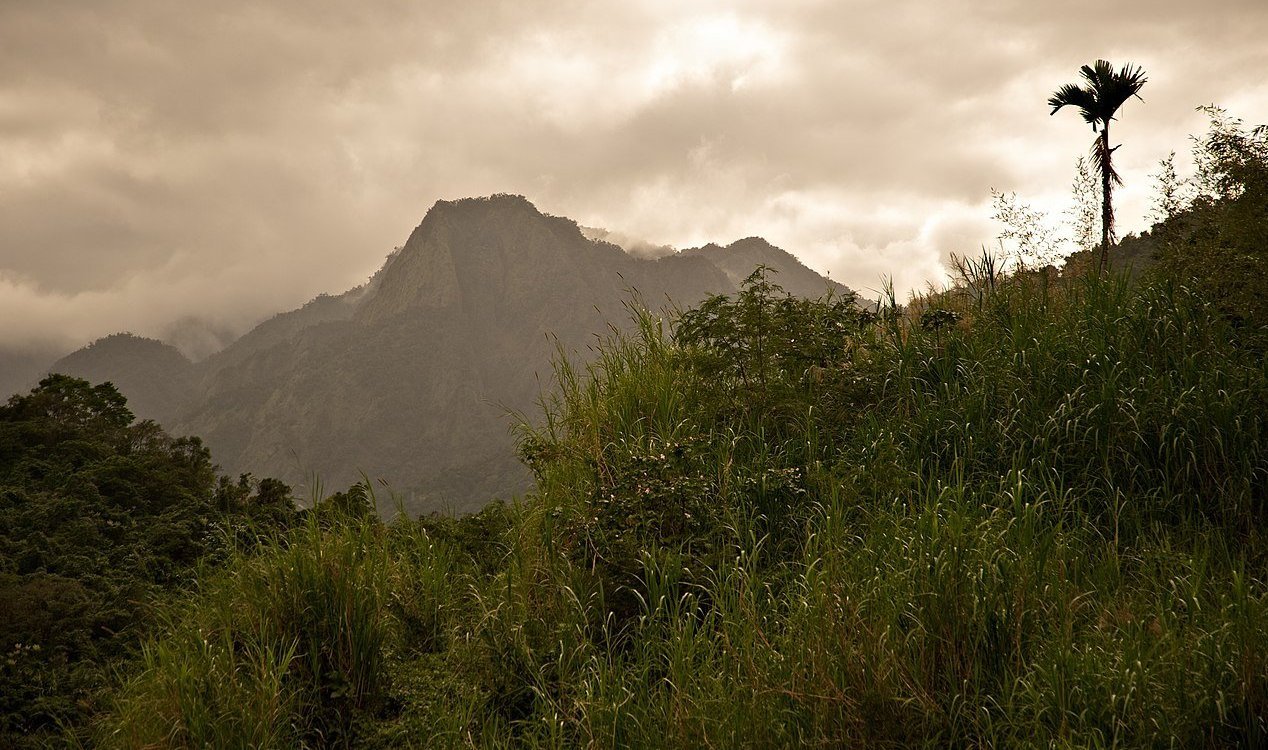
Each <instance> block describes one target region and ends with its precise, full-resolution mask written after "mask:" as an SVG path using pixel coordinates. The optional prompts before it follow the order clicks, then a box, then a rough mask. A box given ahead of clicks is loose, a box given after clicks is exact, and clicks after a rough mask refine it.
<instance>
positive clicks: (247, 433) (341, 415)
mask: <svg viewBox="0 0 1268 750" xmlns="http://www.w3.org/2000/svg"><path fill="white" fill-rule="evenodd" d="M758 263H765V264H766V265H768V266H771V267H772V268H775V269H777V270H778V271H779V272H780V273H779V275H778V276H777V277H776V281H777V282H778V283H780V284H781V285H783V286H784V287H785V288H786V289H788V290H789V291H790V292H793V293H796V294H802V295H808V296H820V295H821V294H823V293H824V292H825V291H827V289H828V288H829V287H832V288H834V289H835V290H836V291H838V292H839V291H841V290H842V289H843V287H841V286H840V285H837V284H834V283H832V282H829V281H827V280H826V279H824V278H823V277H821V276H819V275H818V274H815V273H814V272H813V271H810V270H809V269H807V268H806V267H805V266H802V265H801V264H800V263H799V262H798V261H797V260H796V258H794V257H793V256H791V255H790V254H788V253H786V252H784V251H783V250H779V249H778V248H774V247H772V246H771V245H769V244H767V243H765V242H764V241H762V240H758V239H749V240H742V241H740V242H738V243H735V244H733V245H731V246H730V247H728V248H721V247H718V246H716V245H714V246H706V247H704V248H699V249H697V250H691V251H685V252H681V253H675V254H672V255H668V256H665V257H661V258H659V259H655V260H651V259H644V258H637V257H633V256H631V255H630V254H628V253H626V252H625V251H623V250H622V249H621V248H619V247H617V246H616V245H612V244H609V243H606V242H602V241H594V240H591V239H588V238H587V237H586V236H584V235H583V233H582V231H581V229H580V228H579V227H578V226H577V224H576V223H575V222H573V221H571V220H569V219H565V218H560V217H555V216H548V215H545V214H542V213H541V212H539V211H538V210H537V209H536V208H535V207H534V206H533V205H532V204H531V203H529V202H528V201H527V200H525V199H524V198H522V197H519V196H507V195H498V196H493V197H491V198H480V199H464V200H458V201H440V202H438V203H436V205H435V206H433V207H432V209H431V210H430V211H429V212H428V213H427V215H426V217H424V219H423V221H422V223H421V224H419V225H418V227H417V228H416V229H415V230H414V231H413V233H412V234H411V235H410V237H409V240H408V241H407V242H406V243H405V245H404V246H403V247H402V248H401V249H400V250H399V251H397V252H396V253H394V254H393V255H392V256H391V257H389V259H388V261H387V262H386V263H385V264H384V267H383V269H382V270H381V271H380V272H379V273H378V274H376V275H375V277H374V278H373V279H372V280H371V281H370V283H368V284H367V285H365V286H363V287H359V288H357V289H355V290H353V291H351V292H348V293H346V294H343V295H340V296H337V297H330V296H322V297H318V298H317V299H316V300H313V301H312V302H310V303H308V304H307V305H305V306H303V307H301V308H300V309H298V310H294V311H291V312H287V313H282V314H280V315H277V316H275V317H274V318H272V319H270V320H268V321H266V322H264V323H262V324H261V325H260V326H258V327H257V328H255V329H254V330H252V331H251V332H249V333H247V334H246V335H245V336H243V337H242V338H240V339H239V340H237V341H236V342H234V343H233V344H231V345H230V346H229V347H227V348H226V349H224V350H223V351H221V352H219V353H217V354H215V355H213V356H211V357H209V358H207V359H206V360H204V361H202V362H199V363H197V364H193V365H189V364H188V363H187V362H186V363H185V364H186V365H187V369H182V368H181V367H180V366H179V365H178V363H176V362H175V361H171V362H168V363H167V365H165V366H166V367H169V370H167V371H168V372H171V373H175V374H173V375H172V378H173V380H172V382H175V383H180V384H182V388H185V389H186V390H185V391H184V393H185V398H184V402H183V403H182V404H179V405H177V406H176V407H169V406H168V405H167V401H166V399H167V397H168V391H167V390H165V389H164V390H162V392H161V393H159V394H155V395H154V396H153V397H152V398H153V399H155V400H161V401H163V404H162V408H163V409H164V410H165V411H164V412H163V413H164V414H167V415H171V416H170V419H168V420H166V422H165V423H166V424H167V425H168V426H169V427H170V428H171V429H172V430H173V431H174V432H177V433H185V434H194V435H199V436H201V437H202V438H203V439H204V440H205V441H206V442H207V444H208V445H209V446H210V447H211V449H212V453H213V456H214V457H215V459H216V461H217V462H219V463H220V464H221V465H222V466H223V468H224V469H225V470H226V471H229V472H246V471H249V472H253V473H255V474H257V475H261V476H264V475H267V476H276V477H279V478H281V479H283V480H284V481H287V482H289V483H292V484H294V485H296V486H303V485H305V484H307V483H310V482H311V481H313V479H314V477H319V478H320V480H321V481H322V483H323V484H324V485H326V487H328V488H338V487H342V486H346V485H347V484H349V483H351V482H353V481H356V480H358V479H359V478H360V476H361V473H362V472H364V473H365V475H366V476H369V477H371V478H372V479H377V478H383V479H384V480H386V481H387V482H389V483H390V484H391V486H392V487H393V488H394V489H396V490H397V491H398V492H400V493H401V496H402V499H403V500H404V502H405V504H406V507H407V509H408V510H410V511H412V512H426V511H430V510H438V509H446V508H448V509H453V510H458V511H464V510H471V509H475V508H478V507H480V506H481V505H482V504H483V503H485V502H487V501H488V500H489V499H490V498H492V497H494V496H497V495H507V494H510V493H515V492H521V491H523V490H525V489H527V487H528V483H529V477H528V473H527V472H526V471H525V470H524V468H523V467H522V466H521V465H520V464H519V462H518V461H517V460H516V458H515V453H514V445H513V440H512V436H511V434H510V425H511V420H510V418H509V416H508V411H517V412H524V413H529V414H533V413H535V402H536V400H537V398H538V397H539V395H540V394H541V392H542V391H543V390H544V389H546V388H549V387H550V378H551V377H552V367H551V359H552V357H553V356H554V355H555V353H556V351H557V347H562V348H563V349H564V350H565V351H568V352H571V353H572V354H573V355H574V356H577V357H580V358H584V357H585V356H586V352H587V347H588V346H589V345H590V344H591V343H593V341H594V336H595V335H596V334H602V333H603V332H604V331H605V330H606V329H607V326H608V325H609V324H610V323H615V324H617V325H621V324H623V323H624V322H626V321H628V315H627V313H626V311H625V310H624V309H623V304H625V303H626V302H627V301H628V300H629V297H630V295H631V294H632V293H637V294H638V295H639V296H640V297H641V299H642V300H643V301H644V302H645V303H647V304H648V305H650V306H652V307H654V308H655V307H659V306H666V307H667V306H669V305H671V304H677V305H691V304H694V303H696V302H698V301H700V300H702V299H704V298H705V297H706V296H708V295H710V294H717V293H729V292H732V291H734V290H735V289H736V283H737V279H738V280H742V279H743V278H744V277H745V276H747V275H748V274H749V273H750V272H751V271H752V269H753V267H754V266H756V265H757V264H758ZM155 343H157V342H155ZM98 346H100V345H98ZM85 351H87V350H85ZM101 353H103V352H101V351H99V352H98V354H101ZM118 353H119V354H120V356H121V360H120V364H121V366H122V365H124V364H125V363H126V362H127V361H136V360H135V358H130V357H129V356H124V355H127V352H124V351H123V350H122V348H120V349H119V352H118ZM151 354H152V355H155V361H156V362H157V359H158V357H157V353H156V352H151ZM168 359H170V358H168ZM156 366H157V365H156ZM134 369H135V367H134ZM125 371H127V370H126V367H125V368H124V369H121V370H118V371H115V370H112V369H111V367H109V366H106V365H105V364H103V365H102V366H100V367H97V368H96V369H95V370H94V371H93V374H94V375H95V376H96V377H97V379H111V380H114V381H115V383H116V385H118V386H119V387H120V390H122V391H123V392H124V393H125V394H126V395H127V396H128V397H129V399H130V401H131V400H133V399H137V398H140V399H141V402H140V403H145V400H146V397H145V396H144V395H143V394H142V393H140V391H142V390H144V389H146V388H149V387H153V385H152V384H151V385H146V383H145V382H142V381H141V380H140V379H129V380H128V381H127V382H122V381H124V378H122V377H120V375H122V374H124V372H125ZM79 372H84V370H83V369H81V370H80V371H79ZM116 372H117V373H118V374H116ZM129 372H130V371H129ZM147 372H148V370H147ZM180 372H188V373H190V375H189V379H188V380H182V377H183V376H182V375H180V374H179V373H180ZM76 374H79V373H76ZM133 383H135V390H134V388H133V387H130V385H132V384H133ZM145 408H146V410H147V411H148V410H149V408H150V405H148V404H147V405H146V407H145ZM156 408H157V407H156ZM138 412H139V413H143V414H145V413H146V412H144V411H142V410H141V408H140V407H138ZM147 416H148V414H147Z"/></svg>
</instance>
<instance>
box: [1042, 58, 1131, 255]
mask: <svg viewBox="0 0 1268 750" xmlns="http://www.w3.org/2000/svg"><path fill="white" fill-rule="evenodd" d="M1079 73H1080V74H1081V75H1082V76H1083V80H1084V81H1085V82H1086V84H1085V85H1083V86H1079V85H1078V84H1074V83H1067V84H1066V85H1064V86H1062V87H1061V88H1059V89H1057V90H1056V91H1055V92H1054V93H1053V94H1052V96H1050V97H1048V106H1050V107H1052V114H1054V115H1055V114H1056V113H1057V110H1059V109H1061V108H1062V107H1064V106H1066V105H1070V106H1073V107H1078V108H1079V114H1081V115H1083V119H1084V120H1085V121H1087V122H1088V123H1089V124H1090V125H1091V126H1092V130H1093V131H1096V130H1097V129H1098V127H1099V129H1100V134H1099V135H1098V136H1097V138H1096V140H1095V141H1093V142H1092V165H1093V166H1094V167H1095V168H1096V171H1097V172H1099V173H1100V175H1101V271H1102V272H1104V271H1105V266H1106V264H1107V263H1108V262H1109V246H1110V243H1111V242H1112V241H1113V240H1114V205H1113V198H1112V193H1113V189H1114V184H1115V183H1117V184H1119V185H1122V184H1123V180H1122V178H1121V177H1119V176H1118V172H1116V171H1114V162H1113V156H1114V151H1115V150H1117V149H1118V146H1115V147H1113V148H1110V144H1109V126H1110V120H1113V119H1114V113H1115V112H1117V111H1118V108H1119V107H1121V106H1122V105H1123V102H1126V101H1127V100H1128V99H1130V98H1132V97H1133V96H1135V97H1137V98H1139V97H1140V94H1139V92H1140V89H1141V88H1142V87H1143V86H1144V85H1145V82H1146V81H1147V80H1148V79H1147V78H1145V71H1144V70H1143V69H1142V68H1141V67H1140V66H1138V65H1136V66H1133V65H1132V64H1131V63H1128V64H1126V65H1124V66H1123V67H1121V68H1119V69H1118V70H1114V66H1113V65H1111V64H1110V63H1109V62H1108V61H1106V60H1097V61H1096V63H1095V64H1094V65H1084V66H1083V67H1081V68H1079Z"/></svg>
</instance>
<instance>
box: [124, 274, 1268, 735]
mask: <svg viewBox="0 0 1268 750" xmlns="http://www.w3.org/2000/svg"><path fill="white" fill-rule="evenodd" d="M964 268H965V277H964V279H962V283H961V284H960V285H959V286H957V287H956V289H954V290H952V291H950V292H947V293H943V294H937V295H929V296H926V297H925V298H922V299H920V300H917V301H915V302H914V303H913V304H911V305H909V306H908V307H907V308H905V309H902V308H899V307H898V306H897V305H894V304H891V305H890V306H889V307H887V308H884V309H881V310H879V311H878V314H876V315H862V314H857V317H848V316H846V317H843V315H844V313H842V310H843V308H840V307H837V308H834V310H835V312H833V311H830V310H829V309H828V308H826V307H825V308H823V309H811V310H809V312H811V313H814V314H808V315H803V313H805V312H806V311H805V310H801V309H800V308H797V307H796V306H795V305H791V304H789V305H785V306H783V307H780V306H779V304H778V299H777V298H772V299H771V300H770V306H769V307H764V308H761V310H763V311H767V312H771V315H772V316H775V317H772V318H770V319H769V320H772V321H774V320H777V315H776V313H777V312H778V311H779V310H784V311H785V312H786V313H787V314H789V315H794V314H795V315H801V316H802V317H801V318H799V319H800V320H806V321H811V322H809V323H806V325H822V326H824V327H825V328H824V330H819V331H810V332H805V331H797V330H786V329H781V328H772V329H770V330H766V331H763V332H762V333H761V335H762V336H763V339H762V347H761V348H760V351H761V352H762V353H761V354H759V355H756V356H760V357H762V358H763V359H762V361H761V362H760V365H761V367H760V370H757V371H758V372H760V373H761V378H760V379H759V380H754V379H753V378H752V373H753V372H754V371H755V370H754V369H753V367H752V366H751V365H752V362H751V361H746V362H745V364H744V366H743V367H738V368H734V367H729V366H728V362H727V360H726V359H725V357H726V356H730V355H727V354H726V352H728V351H730V352H736V351H742V352H745V355H744V356H746V357H747V356H752V354H753V352H755V351H758V349H754V348H751V347H748V348H746V347H747V343H746V342H745V341H743V340H737V339H735V338H732V339H730V340H728V341H727V342H726V344H727V345H726V346H725V347H722V346H716V347H715V346H711V344H710V341H709V340H708V339H707V337H706V338H704V339H702V338H700V337H699V336H696V337H695V338H691V337H684V336H682V335H681V331H675V330H674V329H673V328H672V327H671V326H667V325H666V324H665V323H664V322H663V321H660V320H658V319H657V318H655V317H654V316H652V315H649V314H644V315H642V316H641V317H640V318H639V320H638V326H637V327H636V328H635V330H634V331H633V332H632V333H631V334H626V335H616V334H614V335H613V336H612V337H610V338H609V339H608V340H606V341H604V342H603V343H602V344H601V345H600V346H599V348H598V351H597V355H596V357H595V359H594V360H593V361H592V362H591V363H590V364H589V365H586V366H584V367H582V366H576V365H572V364H569V363H568V362H566V361H561V362H560V366H559V371H558V373H557V375H558V377H557V380H558V389H557V390H556V391H555V392H554V395H552V396H549V397H547V398H546V399H545V400H544V402H543V405H542V406H543V415H542V416H541V418H540V419H537V420H534V421H533V423H532V424H533V425H534V426H529V425H525V426H523V427H522V433H521V451H522V454H523V456H524V457H525V460H526V462H527V463H528V464H529V466H530V467H531V468H532V469H533V470H534V472H535V475H536V477H537V491H536V493H535V494H534V495H533V496H532V497H530V498H528V499H527V500H525V501H524V502H523V503H520V504H517V505H513V506H511V507H509V508H502V507H500V506H498V507H494V508H493V509H491V510H490V511H488V512H486V513H485V514H481V515H480V516H476V517H473V518H471V519H464V520H459V521H443V520H440V519H430V520H426V521H424V522H422V523H413V522H405V521H402V522H398V523H396V524H394V525H392V526H382V525H380V524H377V523H374V522H368V521H364V520H361V521H356V520H351V519H345V520H343V521H339V522H336V523H333V524H325V525H321V524H310V525H309V527H307V529H306V530H304V531H302V532H299V533H297V534H296V535H294V536H292V537H290V538H287V539H284V540H278V541H277V543H276V544H273V545H272V546H269V547H267V548H266V549H264V550H262V551H259V552H257V553H255V554H253V555H244V556H243V557H242V558H241V559H239V560H236V561H235V562H234V564H233V565H231V566H230V568H229V571H230V572H229V573H227V574H225V575H222V576H219V577H213V578H212V579H211V580H210V581H208V582H205V583H204V585H203V587H202V591H201V592H200V594H199V596H198V598H197V600H196V601H195V602H193V603H192V604H191V605H190V606H189V607H187V608H186V609H184V610H182V611H180V612H178V613H175V614H174V615H173V617H172V622H171V625H170V626H169V628H168V630H167V631H166V632H165V633H164V634H162V635H161V636H159V637H158V638H156V640H155V641H154V642H153V643H152V644H151V645H150V646H149V647H148V648H147V652H146V663H145V669H144V670H143V671H141V673H140V674H139V676H137V677H136V678H135V679H134V680H133V681H132V682H131V683H129V685H128V686H127V688H126V690H125V691H124V692H123V694H122V697H121V698H120V700H119V703H118V711H117V713H116V715H115V717H113V719H112V721H111V723H110V725H109V733H108V734H107V740H108V744H116V745H126V746H145V745H150V746H175V745H180V746H193V745H198V744H204V743H211V744H215V745H220V746H283V745H286V746H290V745H298V744H307V745H312V746H320V745H329V744H337V743H340V742H356V743H358V744H367V745H377V746H480V747H485V746H487V747H507V746H512V745H515V746H530V747H536V746H543V747H576V746H596V747H695V746H715V747H753V746H759V747H767V746H793V745H821V746H833V747H837V746H852V745H857V746H880V747H907V746H927V747H948V746H953V747H970V746H971V747H979V746H1033V747H1068V746H1078V747H1155V746H1168V747H1222V746H1228V745H1243V746H1261V745H1263V744H1264V743H1265V742H1266V741H1268V655H1266V654H1268V652H1266V648H1265V647H1266V645H1268V555H1265V546H1264V539H1263V534H1262V531H1261V529H1262V528H1263V524H1264V521H1265V520H1266V519H1265V512H1266V508H1265V499H1266V498H1265V488H1266V487H1268V451H1266V450H1265V448H1268V445H1266V442H1268V424H1265V418H1266V415H1265V410H1264V404H1265V403H1268V369H1266V368H1265V363H1264V358H1263V353H1262V352H1259V353H1256V352H1252V351H1248V350H1246V349H1244V348H1241V349H1239V348H1237V347H1235V346H1232V345H1230V344H1229V343H1228V341H1229V337H1228V336H1227V335H1226V333H1227V331H1226V329H1225V326H1226V322H1225V320H1224V319H1223V318H1222V317H1221V316H1220V315H1219V314H1217V313H1216V312H1213V311H1212V309H1211V307H1210V306H1209V305H1207V304H1206V303H1205V301H1204V300H1202V299H1200V298H1198V297H1197V296H1196V295H1194V294H1192V293H1191V292H1189V291H1188V290H1186V289H1185V288H1183V287H1181V286H1178V285H1175V284H1168V283H1166V282H1153V283H1147V284H1141V285H1137V286H1130V285H1128V283H1127V282H1126V281H1125V280H1122V279H1114V278H1099V277H1093V278H1079V277H1071V278H1060V277H1056V276H1053V275H1044V274H1017V275H1014V276H1011V277H1005V276H1002V275H1000V274H998V273H996V272H995V271H994V270H992V268H991V266H990V263H989V260H985V261H982V262H979V263H977V264H966V265H965V266H964ZM766 293H768V294H773V292H770V291H768V292H766ZM721 304H723V303H716V304H715V307H714V308H713V309H714V310H715V311H720V317H719V318H718V319H723V320H724V319H725V314H726V313H727V311H726V310H725V309H724V308H722V307H718V305H721ZM825 304H828V303H825ZM799 310H800V311H799ZM851 315H854V313H851ZM762 320H765V318H762ZM814 321H819V322H818V323H816V322H814ZM719 330H720V329H719ZM805 333H812V334H815V335H816V336H815V337H812V338H813V340H814V341H815V344H814V346H815V349H814V351H813V356H812V357H807V356H802V355H803V354H805V350H798V349H797V348H796V347H797V346H798V343H797V341H795V340H794V338H797V337H799V336H801V335H802V334H805ZM710 335H714V334H710ZM717 335H725V331H722V333H720V334H717ZM781 336H784V337H788V339H787V340H782V339H780V338H779V337H781ZM720 352H722V354H720ZM772 352H774V354H772ZM719 357H722V359H719Z"/></svg>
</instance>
